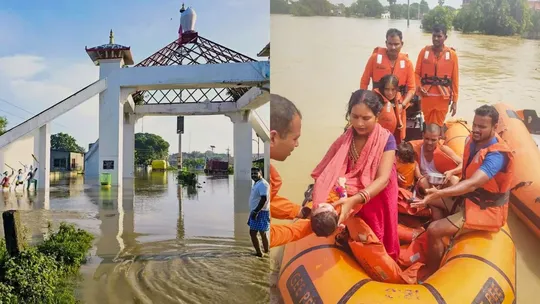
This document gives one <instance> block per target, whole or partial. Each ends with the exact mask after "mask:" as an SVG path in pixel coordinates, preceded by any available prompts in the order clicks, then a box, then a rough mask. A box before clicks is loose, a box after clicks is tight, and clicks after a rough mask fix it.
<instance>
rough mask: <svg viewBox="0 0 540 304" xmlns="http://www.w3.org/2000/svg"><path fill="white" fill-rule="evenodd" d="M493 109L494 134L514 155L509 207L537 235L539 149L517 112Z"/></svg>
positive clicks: (539, 230) (500, 107) (539, 220)
mask: <svg viewBox="0 0 540 304" xmlns="http://www.w3.org/2000/svg"><path fill="white" fill-rule="evenodd" d="M495 108H496V109H497V111H498V112H499V126H498V128H497V133H499V135H500V136H501V137H502V138H503V139H504V140H505V141H506V143H507V144H508V145H509V146H510V148H511V149H512V151H513V152H514V155H515V157H514V159H515V165H514V171H515V172H514V183H513V185H512V187H513V190H511V195H510V207H511V208H512V211H514V213H516V215H517V216H518V217H519V218H520V219H521V220H522V221H523V222H524V223H525V224H526V225H527V227H529V229H531V230H532V231H533V232H534V233H535V234H536V236H537V237H539V238H540V174H539V172H540V150H538V147H537V145H536V142H535V140H534V139H533V138H532V136H531V134H530V133H529V130H528V129H527V126H526V125H525V123H524V121H522V117H520V115H519V114H518V112H516V111H515V110H514V109H513V108H512V107H511V106H509V105H506V104H496V105H495ZM521 113H522V112H521Z"/></svg>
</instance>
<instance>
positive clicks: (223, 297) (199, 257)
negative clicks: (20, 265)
mask: <svg viewBox="0 0 540 304" xmlns="http://www.w3.org/2000/svg"><path fill="white" fill-rule="evenodd" d="M175 174H176V173H175V172H161V173H160V172H152V173H147V172H138V173H137V177H136V178H135V179H134V180H133V182H131V184H130V183H128V184H127V185H124V187H123V189H120V190H118V189H114V188H113V189H109V190H107V189H100V188H99V187H96V186H89V185H88V184H85V183H84V178H83V177H82V176H78V177H73V178H63V179H57V180H54V179H52V180H51V190H50V194H49V195H48V197H46V196H45V194H43V193H38V194H33V195H32V194H30V195H29V194H27V193H17V194H15V193H13V192H11V193H9V194H8V193H3V194H4V195H3V196H2V197H0V209H1V211H4V210H7V209H19V210H24V211H23V213H22V220H23V223H24V224H25V225H26V226H27V227H28V229H29V231H30V232H31V233H32V235H33V241H39V240H40V239H42V238H43V237H42V235H43V233H45V232H46V231H47V225H48V222H49V221H50V222H52V223H53V225H54V227H56V226H57V225H58V223H59V222H60V221H67V222H72V223H76V224H77V225H78V226H79V227H82V228H84V229H86V230H88V231H90V232H91V233H93V234H94V235H96V241H95V246H94V247H93V248H92V250H91V256H90V260H89V262H88V263H87V264H86V265H84V266H83V267H82V270H81V273H82V282H81V284H80V287H79V290H78V294H79V298H80V299H81V300H82V301H83V303H268V301H269V295H268V288H269V283H268V269H269V261H268V258H266V259H259V258H257V257H255V256H253V252H254V250H253V248H252V245H251V241H250V239H249V228H248V226H247V225H246V222H247V218H248V212H247V205H248V203H247V200H244V199H242V200H238V201H235V199H234V183H233V178H232V176H230V177H224V178H223V177H221V178H217V177H208V176H199V182H200V184H201V188H199V189H195V190H193V189H186V188H184V189H182V187H179V186H178V185H177V183H176V178H175ZM248 195H249V194H248ZM0 229H3V228H1V227H0ZM1 233H2V235H3V231H2V232H1Z"/></svg>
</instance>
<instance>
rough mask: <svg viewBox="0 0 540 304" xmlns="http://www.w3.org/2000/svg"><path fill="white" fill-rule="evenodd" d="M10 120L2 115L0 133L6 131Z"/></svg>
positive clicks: (0, 117)
mask: <svg viewBox="0 0 540 304" xmlns="http://www.w3.org/2000/svg"><path fill="white" fill-rule="evenodd" d="M7 124H8V120H7V118H5V117H4V116H0V135H2V134H4V133H6V128H7Z"/></svg>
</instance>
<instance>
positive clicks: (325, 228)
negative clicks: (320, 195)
mask: <svg viewBox="0 0 540 304" xmlns="http://www.w3.org/2000/svg"><path fill="white" fill-rule="evenodd" d="M346 181H347V179H346V178H344V177H340V178H339V179H338V187H336V188H335V191H336V193H337V194H338V195H339V197H340V198H346V197H347V190H346V186H345V184H346ZM338 221H339V214H338V210H336V209H335V207H334V206H333V205H332V204H329V203H327V202H324V203H320V204H319V205H318V206H317V208H315V209H313V211H311V230H313V232H314V233H315V235H317V236H320V237H328V236H330V235H332V234H333V233H334V231H336V229H337V227H338Z"/></svg>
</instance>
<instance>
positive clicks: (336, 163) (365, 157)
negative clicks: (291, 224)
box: [311, 124, 399, 260]
mask: <svg viewBox="0 0 540 304" xmlns="http://www.w3.org/2000/svg"><path fill="white" fill-rule="evenodd" d="M353 132H354V131H353V129H352V128H349V129H348V130H347V131H346V132H345V133H343V134H342V135H341V136H340V137H339V138H338V139H337V140H336V141H335V142H334V143H333V144H332V145H331V146H330V149H329V150H328V152H327V153H326V155H325V156H324V158H323V159H322V160H321V162H320V163H319V164H318V165H317V167H316V168H315V169H314V170H313V172H312V174H311V176H312V177H313V178H314V179H315V186H314V188H313V207H314V208H316V207H317V206H318V204H319V203H321V202H326V200H327V197H328V195H329V194H330V192H331V191H332V189H333V188H334V187H335V186H337V180H338V178H339V177H345V178H346V179H347V181H346V186H347V194H348V195H349V196H352V195H355V194H356V193H358V191H359V190H361V189H364V188H365V187H366V185H369V184H371V183H372V182H373V180H374V179H375V176H376V174H377V169H378V167H379V164H380V162H381V158H382V154H383V152H384V148H385V146H386V143H387V142H388V138H389V137H390V132H389V131H388V130H386V129H384V128H383V127H381V126H380V125H379V124H376V126H375V129H374V130H373V131H372V132H371V134H370V135H369V137H368V140H367V142H366V144H365V146H364V148H363V149H362V152H360V156H359V158H358V160H357V162H356V164H352V163H351V160H350V158H349V157H348V152H349V148H350V146H351V143H352V141H353V134H354V133H353ZM397 198H398V183H397V174H396V166H395V165H394V166H393V167H392V172H391V173H390V180H389V183H388V185H387V186H386V187H385V188H384V189H383V190H382V191H381V192H380V193H379V194H377V195H375V196H372V198H371V200H370V201H369V202H368V203H367V204H365V205H364V206H363V207H362V209H361V210H360V211H359V212H358V213H357V214H356V216H359V217H361V218H362V219H363V220H364V221H365V222H366V223H367V224H368V225H369V226H370V228H371V229H372V230H373V232H374V233H375V235H377V237H378V238H379V239H380V240H381V242H382V243H383V244H384V247H385V249H386V251H387V253H388V254H389V255H390V256H391V257H392V258H393V259H394V260H397V258H398V256H399V238H398V234H397V226H398V209H397Z"/></svg>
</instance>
